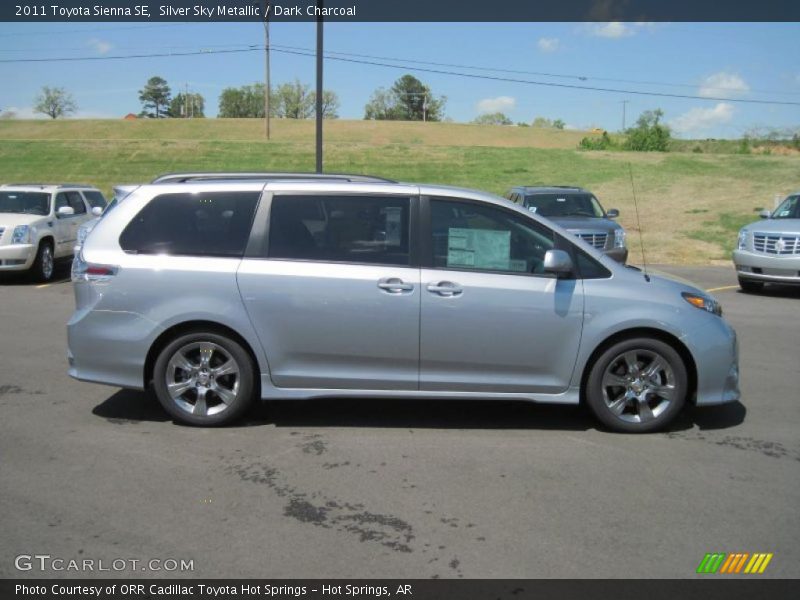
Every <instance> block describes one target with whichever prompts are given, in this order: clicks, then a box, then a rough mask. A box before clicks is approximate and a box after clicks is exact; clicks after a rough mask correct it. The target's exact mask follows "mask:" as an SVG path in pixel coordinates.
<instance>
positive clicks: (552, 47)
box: [536, 37, 561, 53]
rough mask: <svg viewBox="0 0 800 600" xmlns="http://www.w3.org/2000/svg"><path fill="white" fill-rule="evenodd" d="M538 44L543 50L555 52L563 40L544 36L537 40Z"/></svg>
mask: <svg viewBox="0 0 800 600" xmlns="http://www.w3.org/2000/svg"><path fill="white" fill-rule="evenodd" d="M536 46H537V47H538V48H539V50H540V51H541V52H547V53H550V52H555V51H556V50H558V49H559V48H560V47H561V41H560V40H559V39H558V38H548V37H543V38H539V41H538V42H536Z"/></svg>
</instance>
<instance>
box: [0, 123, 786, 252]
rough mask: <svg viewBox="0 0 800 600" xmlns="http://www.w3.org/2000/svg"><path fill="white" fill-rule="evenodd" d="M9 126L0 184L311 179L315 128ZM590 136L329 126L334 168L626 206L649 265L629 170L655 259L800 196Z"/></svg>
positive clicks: (758, 161)
mask: <svg viewBox="0 0 800 600" xmlns="http://www.w3.org/2000/svg"><path fill="white" fill-rule="evenodd" d="M272 124H273V136H272V139H271V140H270V141H266V140H265V139H264V126H263V121H259V120H249V119H196V120H164V121H154V120H138V121H122V120H118V121H117V120H63V121H14V120H7V121H0V183H1V182H10V181H51V182H58V181H80V182H85V183H92V184H95V185H97V186H99V187H100V188H101V189H104V190H106V191H108V190H109V189H110V188H111V186H112V185H113V184H117V183H137V182H145V181H148V180H150V179H152V178H153V177H154V176H156V175H158V174H161V173H165V172H169V171H181V170H212V171H213V170H231V171H243V170H282V171H283V170H297V171H313V169H314V124H313V122H312V121H294V120H278V119H276V120H273V122H272ZM584 135H586V132H579V131H560V130H554V129H538V128H532V127H502V126H491V125H470V124H455V123H404V122H385V121H384V122H376V121H343V120H336V121H326V122H325V170H326V171H330V172H337V171H338V172H354V173H368V174H373V175H382V176H385V177H391V178H395V179H401V180H405V181H420V182H429V183H443V184H452V185H460V186H466V187H474V188H478V189H483V190H487V191H490V192H494V193H502V192H504V191H505V190H506V189H507V188H509V187H511V186H513V185H519V184H529V185H535V184H571V185H581V186H584V187H587V188H589V189H591V190H592V191H594V192H595V193H596V194H597V196H598V197H599V198H600V200H601V202H602V203H603V204H604V206H605V207H606V208H612V207H613V208H619V209H620V211H621V212H622V215H621V217H620V222H621V223H622V225H623V226H624V227H626V228H627V229H628V230H629V245H630V247H631V260H632V262H639V261H640V260H641V257H640V254H639V251H638V248H639V244H638V237H637V227H636V221H635V213H634V210H633V201H632V194H631V183H630V177H629V173H628V164H629V163H630V165H631V167H632V169H633V174H634V182H635V186H636V194H637V198H638V201H639V212H640V216H641V225H642V228H643V229H644V241H645V244H646V251H647V255H648V260H650V261H651V262H654V263H655V262H661V263H687V264H690V263H707V262H709V261H714V260H728V258H729V256H730V254H729V251H730V249H731V248H732V247H733V244H734V243H735V240H736V231H737V230H738V228H739V227H740V226H741V225H742V224H744V223H747V222H749V221H752V220H755V219H756V218H757V215H756V212H757V211H758V210H759V209H760V208H772V206H773V202H774V197H775V195H776V194H786V193H789V192H791V191H794V190H796V189H800V159H798V157H797V156H774V155H772V156H767V155H736V154H699V153H691V152H670V153H666V154H657V153H631V152H586V151H580V150H577V149H576V148H577V144H578V142H579V141H580V139H581V138H582V137H583V136H584Z"/></svg>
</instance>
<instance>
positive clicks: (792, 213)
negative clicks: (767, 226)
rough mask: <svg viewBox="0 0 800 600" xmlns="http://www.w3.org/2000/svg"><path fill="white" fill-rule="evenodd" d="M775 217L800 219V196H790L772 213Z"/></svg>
mask: <svg viewBox="0 0 800 600" xmlns="http://www.w3.org/2000/svg"><path fill="white" fill-rule="evenodd" d="M772 218H773V219H800V196H789V197H788V198H787V199H786V200H784V201H783V202H781V204H780V206H779V207H778V208H776V209H775V212H774V213H772Z"/></svg>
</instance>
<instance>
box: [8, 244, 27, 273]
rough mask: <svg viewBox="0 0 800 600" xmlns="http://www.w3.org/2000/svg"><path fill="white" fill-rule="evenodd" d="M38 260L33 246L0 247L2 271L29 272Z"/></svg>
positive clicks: (14, 245)
mask: <svg viewBox="0 0 800 600" xmlns="http://www.w3.org/2000/svg"><path fill="white" fill-rule="evenodd" d="M34 260H36V248H35V247H34V246H33V245H32V244H13V245H9V246H0V271H27V270H28V269H30V268H31V265H33V261H34Z"/></svg>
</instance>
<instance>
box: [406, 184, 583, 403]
mask: <svg viewBox="0 0 800 600" xmlns="http://www.w3.org/2000/svg"><path fill="white" fill-rule="evenodd" d="M424 202H429V209H425V208H423V214H429V215H430V221H429V227H428V226H427V224H426V226H425V227H424V228H423V231H426V233H424V234H423V235H426V236H429V240H430V243H429V244H428V245H429V247H430V251H429V254H430V256H428V257H427V261H426V262H427V264H428V267H427V268H423V269H422V276H421V282H422V283H421V285H422V290H421V292H422V314H421V326H420V336H421V338H420V389H422V390H438V391H470V392H481V391H485V392H540V393H559V392H562V391H564V390H565V389H566V388H567V387H568V384H569V381H570V379H571V377H572V372H573V369H574V366H575V361H576V356H577V353H578V348H579V345H580V337H581V329H582V326H583V287H582V284H581V282H580V281H579V280H576V279H557V278H555V277H553V276H550V275H547V274H545V273H544V270H543V263H544V254H545V252H546V251H547V250H549V249H551V248H553V247H554V245H555V240H554V233H553V232H552V231H551V230H550V229H548V228H547V227H545V226H543V225H541V224H539V223H538V222H535V221H533V220H531V219H528V218H526V217H525V216H524V215H520V214H518V213H516V212H514V211H512V210H508V209H505V208H502V207H496V206H491V205H487V204H485V203H478V202H474V201H470V200H466V199H463V200H462V199H455V198H431V199H425V200H424ZM423 206H424V207H425V204H423ZM423 260H426V258H425V257H423Z"/></svg>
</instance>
